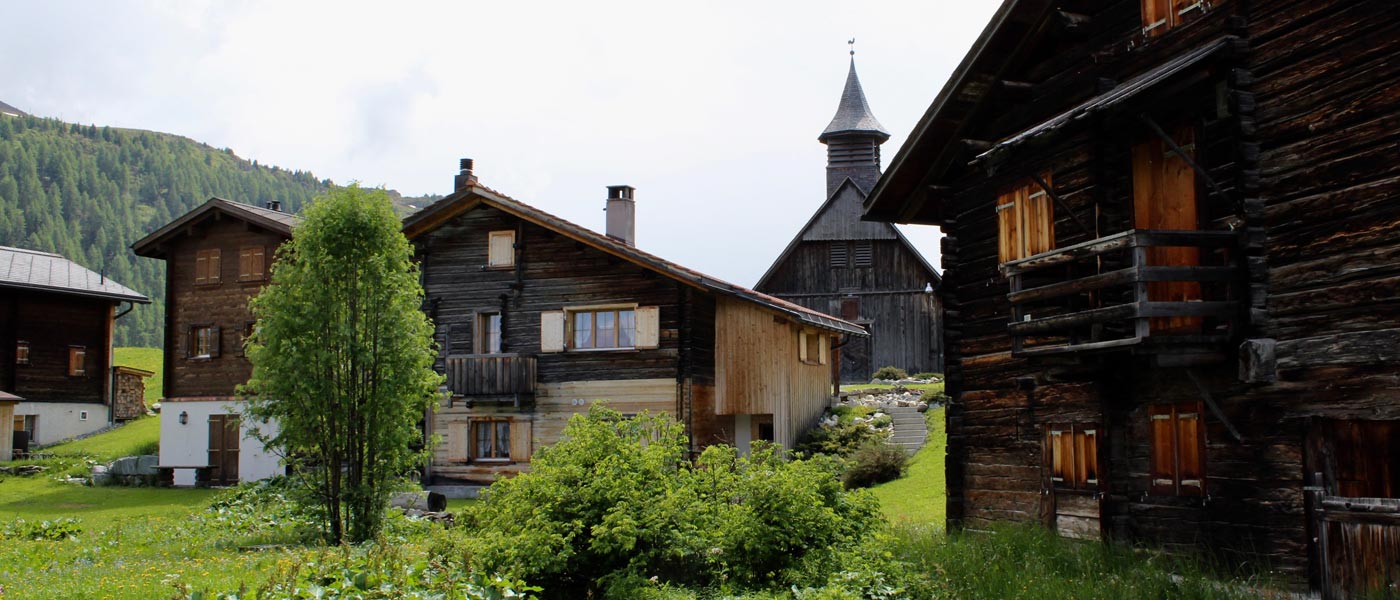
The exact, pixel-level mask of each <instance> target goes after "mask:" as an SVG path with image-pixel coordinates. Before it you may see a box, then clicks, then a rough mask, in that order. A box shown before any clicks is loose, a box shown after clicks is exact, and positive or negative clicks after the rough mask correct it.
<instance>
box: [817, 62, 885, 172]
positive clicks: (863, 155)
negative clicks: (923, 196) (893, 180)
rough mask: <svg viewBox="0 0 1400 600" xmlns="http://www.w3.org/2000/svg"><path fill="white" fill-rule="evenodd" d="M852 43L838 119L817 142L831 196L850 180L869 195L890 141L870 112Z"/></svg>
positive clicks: (837, 112)
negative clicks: (821, 149)
mask: <svg viewBox="0 0 1400 600" xmlns="http://www.w3.org/2000/svg"><path fill="white" fill-rule="evenodd" d="M849 43H850V44H851V68H850V71H849V72H847V74H846V89H845V90H843V91H842V92H841V104H840V105H838V106H837V107H836V116H834V117H832V118H831V123H829V124H828V125H827V126H826V129H825V130H823V131H822V134H821V135H819V136H817V141H819V142H821V143H823V144H826V195H827V196H828V197H830V196H831V195H832V194H834V193H836V190H838V189H840V188H841V184H842V183H844V182H845V181H846V180H847V179H850V180H851V181H853V182H855V184H856V187H857V188H860V191H861V193H862V195H864V194H868V193H870V190H871V188H873V187H875V182H876V181H877V180H879V179H880V144H883V143H885V140H888V139H890V132H888V131H885V126H884V125H881V124H880V121H878V120H876V119H875V115H874V114H872V113H871V112H870V103H869V102H866V101H865V90H863V89H861V87H860V77H858V76H857V75H856V51H855V40H854V39H852V40H851V41H850V42H849Z"/></svg>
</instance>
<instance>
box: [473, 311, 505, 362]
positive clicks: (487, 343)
mask: <svg viewBox="0 0 1400 600" xmlns="http://www.w3.org/2000/svg"><path fill="white" fill-rule="evenodd" d="M476 331H477V338H476V352H477V354H499V353H500V352H501V313H477V315H476Z"/></svg>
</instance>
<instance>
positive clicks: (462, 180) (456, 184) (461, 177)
mask: <svg viewBox="0 0 1400 600" xmlns="http://www.w3.org/2000/svg"><path fill="white" fill-rule="evenodd" d="M460 168H461V169H462V170H461V172H459V173H457V177H455V178H453V181H452V184H453V185H452V189H453V190H454V191H455V190H460V189H462V188H464V187H467V186H469V185H471V184H473V183H476V175H472V159H470V158H464V159H462V160H461V167H460Z"/></svg>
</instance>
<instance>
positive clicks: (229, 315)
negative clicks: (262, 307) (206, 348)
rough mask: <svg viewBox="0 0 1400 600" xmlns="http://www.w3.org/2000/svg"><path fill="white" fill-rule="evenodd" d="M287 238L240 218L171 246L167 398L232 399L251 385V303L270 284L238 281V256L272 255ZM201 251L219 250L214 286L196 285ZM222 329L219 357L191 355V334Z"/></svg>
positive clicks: (199, 228) (197, 230)
mask: <svg viewBox="0 0 1400 600" xmlns="http://www.w3.org/2000/svg"><path fill="white" fill-rule="evenodd" d="M284 240H285V238H284V237H283V236H282V235H280V234H277V233H272V232H269V231H264V230H262V229H260V228H258V227H256V226H252V225H249V224H247V223H246V222H244V221H241V220H239V219H236V218H231V217H228V218H222V219H216V220H208V221H205V222H204V223H203V224H200V225H195V226H193V227H192V228H191V232H190V234H189V235H182V236H180V237H178V238H176V239H174V240H172V241H171V242H170V247H169V249H168V251H167V254H166V261H165V273H166V290H167V293H166V315H167V316H166V331H165V364H166V375H165V390H164V394H165V397H167V398H191V397H229V396H233V395H234V391H235V388H236V387H237V386H238V385H240V384H243V383H246V382H247V381H248V377H249V376H251V375H252V372H253V368H252V364H251V363H249V362H248V359H246V358H244V357H243V347H242V344H243V330H244V325H245V324H246V323H247V322H248V321H250V320H252V318H253V317H252V312H251V311H250V310H249V309H248V301H249V300H251V299H252V298H253V297H254V296H257V295H258V292H259V291H260V290H261V289H262V286H263V285H266V284H267V281H265V280H264V281H239V262H240V261H239V260H238V257H239V252H240V250H242V249H243V248H246V247H262V248H265V249H266V250H265V252H266V253H265V256H273V255H274V254H275V252H276V249H277V247H278V246H279V245H281V243H282V242H283V241H284ZM201 250H219V255H220V261H219V271H218V275H219V277H218V280H219V282H218V283H216V284H200V285H196V284H195V276H196V269H197V264H196V263H197V260H198V255H199V252H200V251H201ZM195 326H213V327H218V328H219V339H218V340H217V343H218V349H219V352H218V356H216V357H212V358H197V357H193V356H188V354H190V353H189V347H190V341H191V340H190V339H189V333H188V332H189V331H190V328H191V327H195Z"/></svg>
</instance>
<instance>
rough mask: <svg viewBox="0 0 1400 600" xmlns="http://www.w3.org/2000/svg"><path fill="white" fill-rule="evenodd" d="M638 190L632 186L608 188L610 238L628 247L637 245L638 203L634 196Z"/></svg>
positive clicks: (611, 186)
mask: <svg viewBox="0 0 1400 600" xmlns="http://www.w3.org/2000/svg"><path fill="white" fill-rule="evenodd" d="M636 191H637V189H636V188H634V187H632V186H630V185H610V186H608V206H607V207H606V208H604V210H606V211H608V237H610V238H613V239H615V240H618V241H620V242H622V243H624V244H627V245H628V246H636V245H637V201H636V200H633V199H632V194H633V193H634V192H636Z"/></svg>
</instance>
